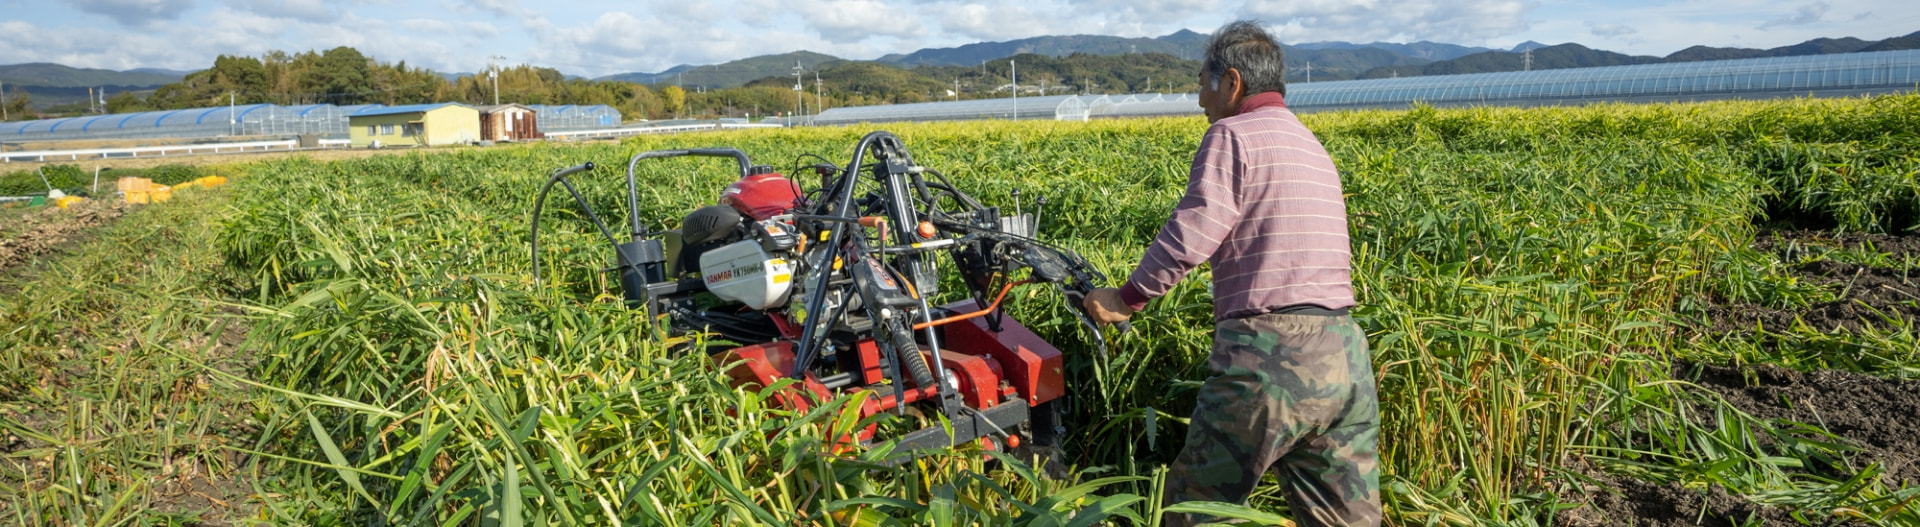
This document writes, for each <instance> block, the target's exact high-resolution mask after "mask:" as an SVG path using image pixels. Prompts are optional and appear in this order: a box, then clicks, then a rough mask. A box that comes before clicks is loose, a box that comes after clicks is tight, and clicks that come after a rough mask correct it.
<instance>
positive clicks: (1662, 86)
mask: <svg viewBox="0 0 1920 527" xmlns="http://www.w3.org/2000/svg"><path fill="white" fill-rule="evenodd" d="M1916 83H1920V50H1903V51H1877V52H1869V53H1843V54H1833V55H1805V56H1797V57H1766V58H1757V59H1738V60H1716V61H1702V62H1681V63H1670V64H1638V65H1632V66H1605V67H1596V68H1569V69H1556V70H1537V71H1514V72H1502V73H1470V74H1463V75H1432V76H1422V77H1405V78H1398V79H1365V80H1351V81H1333V82H1316V83H1310V84H1309V83H1293V84H1289V85H1287V104H1288V105H1289V106H1295V107H1354V106H1387V105H1403V104H1407V103H1410V102H1413V101H1416V100H1417V101H1426V102H1433V103H1469V102H1486V103H1498V102H1504V101H1515V100H1584V99H1609V98H1625V97H1648V96H1697V95H1713V94H1738V93H1768V92H1776V93H1786V92H1806V91H1811V90H1844V89H1869V88H1889V87H1892V88H1898V87H1912V86H1913V85H1914V84H1916Z"/></svg>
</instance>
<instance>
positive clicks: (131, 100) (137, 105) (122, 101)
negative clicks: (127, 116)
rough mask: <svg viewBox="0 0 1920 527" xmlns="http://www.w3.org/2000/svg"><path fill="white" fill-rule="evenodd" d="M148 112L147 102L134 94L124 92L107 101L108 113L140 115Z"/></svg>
mask: <svg viewBox="0 0 1920 527" xmlns="http://www.w3.org/2000/svg"><path fill="white" fill-rule="evenodd" d="M144 111H147V103H146V101H142V100H140V96H138V95H134V94H133V92H127V91H123V92H120V93H118V94H115V95H114V96H113V98H112V99H107V113H138V112H144Z"/></svg>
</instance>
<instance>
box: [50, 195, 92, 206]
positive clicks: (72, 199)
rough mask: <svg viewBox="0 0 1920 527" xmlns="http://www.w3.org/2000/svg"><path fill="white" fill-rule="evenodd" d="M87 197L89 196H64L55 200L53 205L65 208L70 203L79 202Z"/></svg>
mask: <svg viewBox="0 0 1920 527" xmlns="http://www.w3.org/2000/svg"><path fill="white" fill-rule="evenodd" d="M86 199H87V198H82V197H80V196H67V197H64V198H60V199H56V200H53V206H55V207H60V208H63V209H64V208H67V206H68V205H72V204H75V203H79V202H81V201H85V200H86Z"/></svg>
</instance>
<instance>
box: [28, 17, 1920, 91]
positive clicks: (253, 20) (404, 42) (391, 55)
mask: <svg viewBox="0 0 1920 527" xmlns="http://www.w3.org/2000/svg"><path fill="white" fill-rule="evenodd" d="M1242 18H1246V19H1256V20H1260V21H1262V22H1263V23H1264V24H1266V25H1267V26H1268V27H1269V28H1270V29H1272V30H1274V31H1276V35H1277V36H1278V37H1279V38H1280V40H1281V41H1283V42H1287V43H1302V42H1316V41H1328V40H1342V41H1348V42H1360V43H1364V42H1375V41H1383V42H1414V41H1420V40H1429V41H1434V42H1445V43H1452V44H1462V45H1468V46H1484V47H1491V48H1500V49H1507V48H1511V47H1512V46H1514V45H1515V44H1518V43H1521V42H1525V41H1529V40H1532V41H1537V42H1542V43H1546V44H1559V43H1564V42H1578V43H1581V44H1583V45H1586V46H1588V47H1593V48H1598V49H1604V50H1609V51H1617V52H1622V53H1628V54H1634V55H1656V56H1664V55H1667V54H1669V53H1672V52H1674V51H1678V50H1680V49H1684V48H1686V47H1688V46H1692V45H1695V44H1704V45H1709V46H1716V47H1751V48H1770V47H1777V46H1785V45H1791V44H1796V43H1799V42H1802V41H1805V40H1808V39H1813V38H1818V37H1845V36H1852V37H1857V38H1861V39H1866V40H1878V39H1883V38H1888V37H1895V36H1901V35H1906V34H1908V33H1913V32H1915V31H1920V2H1912V1H1910V0H1908V1H1901V0H1892V1H1889V0H1787V1H1758V0H1685V1H1680V0H1624V1H1614V2H1577V1H1551V0H1411V1H1385V0H1251V1H1246V2H1229V1H1220V0H891V1H887V0H695V1H689V0H625V1H600V0H591V1H571V0H569V1H554V0H548V1H539V0H331V1H327V0H0V64H17V63H25V62H53V63H57V64H64V65H68V66H74V67H83V68H101V69H110V70H127V69H133V68H141V67H151V68H165V69H174V70H199V69H205V68H207V67H210V66H211V65H212V64H213V59H214V57H215V56H218V55H223V54H224V55H239V56H260V55H262V54H264V53H265V52H267V51H271V50H280V51H286V52H289V53H299V52H303V51H309V50H326V49H331V48H334V47H337V46H351V47H353V48H355V49H358V50H360V52H361V53H364V54H367V55H370V56H372V57H374V58H375V59H378V60H380V61H381V62H388V63H393V62H400V61H405V62H406V63H407V65H409V66H414V67H424V68H429V69H433V70H436V71H441V72H473V71H481V70H484V69H485V68H487V67H488V64H489V63H490V62H491V61H494V60H498V61H499V62H500V63H501V64H502V65H517V64H531V65H534V66H542V67H550V68H554V69H558V70H560V71H561V72H563V73H566V74H569V75H581V76H587V77H600V76H605V75H612V74H616V73H625V72H636V71H637V72H656V71H660V70H664V69H667V68H670V67H672V66H674V65H678V64H695V65H699V64H717V63H722V62H726V61H729V60H735V59H741V58H746V57H751V56H755V55H764V54H773V53H785V52H789V51H796V50H808V51H814V52H820V53H826V54H829V55H834V56H837V57H842V58H849V59H873V58H878V57H880V56H882V55H886V54H889V53H910V52H913V51H914V50H918V49H921V48H929V47H952V46H958V45H963V44H968V43H973V42H981V41H998V40H1011V39H1018V38H1026V37H1034V36H1041V35H1072V34H1095V35H1114V36H1123V37H1153V36H1161V35H1166V34H1168V33H1172V32H1175V31H1178V30H1180V29H1191V30H1194V31H1199V32H1201V33H1210V32H1211V31H1212V30H1213V29H1214V28H1217V27H1219V26H1220V25H1222V24H1224V23H1226V22H1228V21H1231V20H1235V19H1242ZM493 57H500V58H499V59H494V58H493Z"/></svg>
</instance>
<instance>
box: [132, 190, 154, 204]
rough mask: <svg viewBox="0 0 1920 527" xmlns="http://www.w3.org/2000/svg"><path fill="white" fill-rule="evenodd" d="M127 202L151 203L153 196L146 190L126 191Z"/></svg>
mask: <svg viewBox="0 0 1920 527" xmlns="http://www.w3.org/2000/svg"><path fill="white" fill-rule="evenodd" d="M127 203H141V204H145V203H153V198H152V196H150V195H148V193H146V192H128V193H127Z"/></svg>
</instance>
